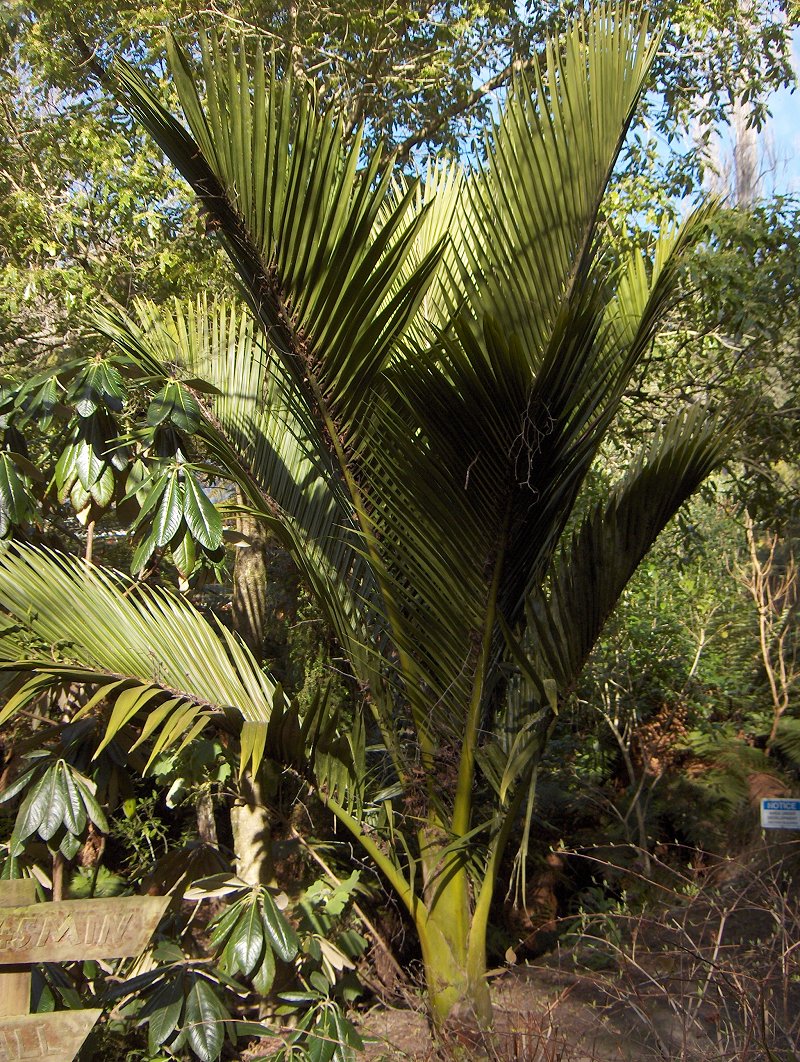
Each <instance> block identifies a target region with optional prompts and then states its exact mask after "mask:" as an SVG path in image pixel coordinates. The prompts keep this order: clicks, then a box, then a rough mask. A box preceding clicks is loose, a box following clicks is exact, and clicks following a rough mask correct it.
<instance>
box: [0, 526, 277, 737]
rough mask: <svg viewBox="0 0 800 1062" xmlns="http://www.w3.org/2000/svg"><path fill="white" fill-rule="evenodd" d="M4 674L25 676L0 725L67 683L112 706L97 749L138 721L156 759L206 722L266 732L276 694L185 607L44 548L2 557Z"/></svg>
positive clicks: (244, 654)
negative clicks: (231, 717)
mask: <svg viewBox="0 0 800 1062" xmlns="http://www.w3.org/2000/svg"><path fill="white" fill-rule="evenodd" d="M0 604H2V608H3V609H4V612H5V616H4V617H3V618H2V628H1V629H0V668H2V669H3V670H13V671H17V672H20V673H23V674H26V675H28V676H30V677H29V679H28V681H27V682H26V684H25V685H24V686H23V688H22V689H21V690H19V691H18V692H17V694H16V695H15V696H13V697H12V698H11V699H10V700H9V701H8V702H7V704H6V705H5V707H4V708H3V710H2V714H0V721H3V720H6V719H8V718H9V717H10V716H11V715H13V713H14V712H16V711H17V710H19V709H20V708H22V707H24V705H26V704H27V703H29V701H30V700H31V699H32V698H33V697H35V696H37V695H39V694H41V693H43V692H46V690H47V689H48V688H55V687H57V686H59V685H61V684H62V683H63V682H64V681H75V682H85V683H94V684H96V685H97V686H98V689H97V692H96V694H95V696H94V697H93V698H92V700H91V701H90V702H89V703H88V704H87V705H86V706H85V708H84V711H90V710H92V708H94V707H96V705H98V704H99V703H100V702H101V701H105V702H107V703H109V704H111V705H112V708H111V714H110V718H109V722H108V725H107V729H106V736H105V739H104V742H103V744H106V743H107V742H108V741H110V740H111V739H112V738H113V737H114V735H115V734H116V733H117V732H118V731H119V730H120V729H121V728H122V727H123V726H125V725H127V724H128V723H129V722H131V721H132V720H133V719H134V718H136V717H137V716H139V717H142V716H143V717H144V719H145V721H144V729H143V734H142V738H143V740H144V739H152V740H154V742H155V748H156V751H160V750H161V749H162V748H165V747H167V746H168V745H172V744H175V743H177V742H183V743H185V742H187V741H190V740H191V739H192V738H193V737H194V736H195V735H196V734H197V733H199V731H200V730H201V729H202V727H203V726H205V725H206V723H207V722H208V721H209V719H210V718H212V717H213V716H217V717H219V716H220V715H222V714H223V713H224V712H229V711H230V712H233V713H235V716H236V717H241V719H243V720H247V721H249V722H251V723H253V724H256V723H258V724H266V723H267V722H268V721H269V718H270V713H271V711H272V702H273V697H274V695H275V686H274V684H273V682H272V681H271V679H270V678H269V677H268V676H267V675H265V674H264V673H263V672H262V671H261V670H260V669H259V667H258V664H257V662H256V661H255V659H254V658H253V657H252V656H251V654H250V653H249V651H248V650H247V648H246V647H245V646H244V645H243V644H242V642H241V641H240V640H239V639H238V638H237V637H236V635H234V634H232V633H231V632H230V631H228V630H227V629H226V628H225V627H223V626H222V625H221V624H219V623H217V622H215V621H211V622H209V621H208V620H206V619H205V618H204V617H203V616H202V615H201V614H200V613H199V612H198V611H197V610H196V609H195V608H193V606H192V605H190V604H189V603H188V602H187V601H185V600H184V599H183V598H180V597H178V596H177V595H176V594H173V593H171V592H169V591H167V590H163V589H153V588H151V587H148V586H146V585H144V584H142V583H135V582H132V581H131V580H129V579H127V578H126V577H125V576H122V575H120V574H117V573H110V572H106V571H103V570H101V569H99V568H96V567H92V566H90V565H86V564H84V563H83V562H82V561H80V560H77V559H75V558H73V557H68V556H64V555H60V554H57V553H54V552H52V551H50V550H45V549H35V548H33V547H26V546H19V545H16V544H15V545H13V546H10V547H8V548H6V550H5V551H4V552H3V554H2V556H1V557H0Z"/></svg>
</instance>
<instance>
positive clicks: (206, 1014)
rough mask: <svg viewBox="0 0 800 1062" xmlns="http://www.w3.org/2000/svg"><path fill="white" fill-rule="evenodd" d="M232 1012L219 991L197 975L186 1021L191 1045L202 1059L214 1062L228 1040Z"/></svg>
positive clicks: (191, 992)
mask: <svg viewBox="0 0 800 1062" xmlns="http://www.w3.org/2000/svg"><path fill="white" fill-rule="evenodd" d="M231 1020H232V1019H231V1015H230V1014H229V1013H228V1010H227V1009H226V1007H225V1006H224V1004H223V1003H222V1001H221V1000H220V998H219V996H218V995H217V993H216V992H215V991H214V989H213V988H212V987H211V985H210V984H209V983H208V981H206V980H204V979H203V978H202V977H194V979H193V981H192V986H191V988H190V989H189V992H188V994H187V996H186V1009H185V1012H184V1022H185V1028H186V1035H187V1038H188V1041H189V1044H190V1046H191V1048H192V1050H193V1051H194V1053H195V1054H196V1055H197V1057H198V1058H200V1059H201V1060H202V1062H215V1060H216V1059H217V1058H219V1056H220V1053H221V1052H222V1045H223V1043H224V1041H225V1024H226V1022H229V1021H231Z"/></svg>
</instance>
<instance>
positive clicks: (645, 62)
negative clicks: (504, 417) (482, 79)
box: [463, 4, 659, 372]
mask: <svg viewBox="0 0 800 1062" xmlns="http://www.w3.org/2000/svg"><path fill="white" fill-rule="evenodd" d="M658 44H659V37H658V35H657V34H654V35H652V36H651V35H649V33H648V26H647V20H646V19H644V20H643V19H641V18H640V17H634V16H633V15H632V14H631V12H630V11H629V10H628V9H627V8H626V7H625V6H621V5H613V4H609V5H607V6H606V5H601V6H599V7H595V8H594V9H593V11H592V13H591V15H589V16H586V17H585V18H583V19H578V20H576V21H575V22H574V23H573V24H572V26H571V27H570V30H569V31H568V32H567V33H566V34H565V36H564V37H563V38H562V39H560V40H552V41H550V42H548V44H547V46H546V49H545V56H544V60H543V62H542V63H541V65H536V66H535V67H534V69H533V71H532V72H531V73H529V74H526V75H524V76H522V75H520V76H518V77H517V78H516V79H515V81H514V84H513V86H512V89H511V92H510V94H509V99H508V103H507V105H506V107H505V109H504V112H503V115H502V117H501V119H500V120H499V122H498V123H497V124H496V125H495V127H494V128H493V129H492V130H491V132H490V133H489V134H488V135H487V152H486V153H487V158H488V161H487V163H486V165H485V167H484V168H482V169H481V170H480V171H478V172H477V173H476V174H475V176H474V179H473V180H471V181H470V182H469V185H468V197H469V209H468V210H465V211H464V214H463V226H464V233H465V235H464V239H463V243H464V246H465V248H466V249H467V250H468V251H469V257H468V259H467V261H466V268H465V270H464V282H465V284H466V285H467V287H468V288H470V289H472V290H474V291H475V293H476V295H477V305H479V306H480V307H481V309H482V310H484V311H486V312H489V313H490V314H491V315H492V316H493V317H494V318H495V319H496V320H497V321H498V323H499V326H500V328H501V329H502V330H503V331H504V332H510V333H516V334H517V335H518V336H519V337H520V340H521V341H522V344H523V346H524V349H525V351H526V354H527V357H528V359H529V363H530V367H531V369H532V371H534V372H535V371H537V370H538V368H539V365H540V364H541V359H542V358H543V356H544V353H545V351H546V350H547V348H548V346H549V345H550V340H551V336H552V334H553V330H554V328H555V327H556V323H557V321H558V319H559V316H560V314H561V313H562V312H563V308H564V306H565V304H566V303H568V302H569V301H570V299H571V298H572V297H573V294H574V292H575V290H576V288H578V287H579V285H580V284H581V283H583V282H585V280H586V277H587V274H588V272H589V269H590V266H591V263H592V260H593V256H594V254H595V252H596V249H597V248H596V241H595V234H596V229H597V224H598V218H599V210H600V205H601V202H602V199H603V196H604V194H605V190H606V187H607V184H608V181H609V180H610V178H611V174H612V172H613V169H614V165H615V163H616V160H617V157H618V155H619V152H620V150H621V148H622V144H623V141H624V138H625V134H626V132H627V129H628V126H629V124H630V122H631V119H632V117H633V114H634V110H635V107H636V103H637V101H638V99H639V96H640V94H641V92H642V91H643V88H644V86H645V83H646V79H647V75H648V73H649V70H650V67H651V65H652V62H653V59H654V57H655V54H656V51H657V49H658ZM473 304H475V303H473Z"/></svg>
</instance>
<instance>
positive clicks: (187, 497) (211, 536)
mask: <svg viewBox="0 0 800 1062" xmlns="http://www.w3.org/2000/svg"><path fill="white" fill-rule="evenodd" d="M183 515H184V517H185V519H186V524H187V527H188V528H189V530H190V531H191V533H192V535H193V536H194V537H195V538H196V539H197V541H198V542H199V543H200V544H201V545H203V546H205V547H206V549H217V547H218V546H219V545H220V543H221V542H222V518H221V517H220V514H219V511H218V510H217V508H216V506H215V505H214V504H213V503H212V502H211V501H210V499H209V498H208V496H207V495H206V493H205V491H204V490H203V488H202V487H201V486H200V484H199V483H198V482H197V480H196V478H195V476H194V473H193V472H192V471H191V469H187V470H186V472H185V473H184V484H183Z"/></svg>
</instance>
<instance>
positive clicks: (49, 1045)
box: [0, 1010, 103, 1062]
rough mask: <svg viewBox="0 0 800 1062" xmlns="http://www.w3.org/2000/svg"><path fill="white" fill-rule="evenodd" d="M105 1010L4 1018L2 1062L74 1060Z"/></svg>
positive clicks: (0, 1035) (1, 1022) (0, 1027)
mask: <svg viewBox="0 0 800 1062" xmlns="http://www.w3.org/2000/svg"><path fill="white" fill-rule="evenodd" d="M102 1013H103V1012H102V1010H57V1011H53V1012H52V1013H50V1014H18V1015H17V1016H16V1017H15V1018H0V1062H12V1060H13V1062H17V1059H19V1060H20V1062H23V1060H24V1059H26V1058H30V1059H33V1058H36V1059H39V1060H40V1062H45V1060H46V1062H72V1060H73V1058H74V1057H75V1055H77V1053H78V1051H79V1050H80V1046H81V1044H82V1043H83V1041H84V1040H85V1039H86V1037H87V1036H88V1035H89V1033H90V1032H91V1030H92V1026H93V1025H94V1023H95V1022H96V1021H97V1019H98V1018H99V1017H100V1015H101V1014H102Z"/></svg>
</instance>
